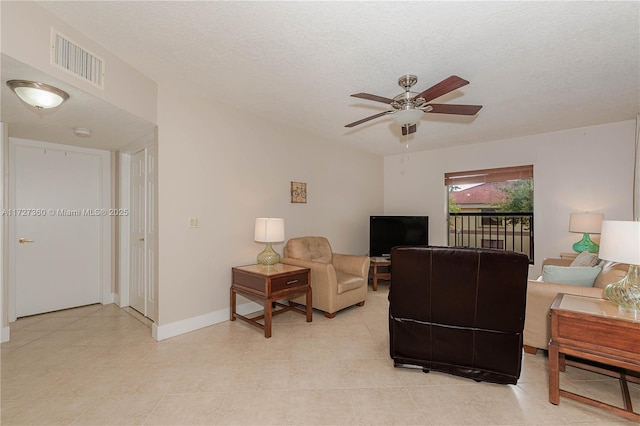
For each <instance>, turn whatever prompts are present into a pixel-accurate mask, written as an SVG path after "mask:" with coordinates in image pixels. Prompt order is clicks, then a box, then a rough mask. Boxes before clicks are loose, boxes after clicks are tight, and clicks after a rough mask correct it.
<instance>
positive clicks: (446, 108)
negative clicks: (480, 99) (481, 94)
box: [425, 104, 482, 115]
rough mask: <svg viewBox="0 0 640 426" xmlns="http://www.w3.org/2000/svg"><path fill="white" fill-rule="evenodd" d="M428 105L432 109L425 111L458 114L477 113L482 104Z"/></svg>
mask: <svg viewBox="0 0 640 426" xmlns="http://www.w3.org/2000/svg"><path fill="white" fill-rule="evenodd" d="M426 106H427V107H431V108H432V109H431V110H429V109H428V108H427V110H426V111H425V112H434V113H436V114H457V115H476V113H477V112H478V111H480V108H482V105H448V104H428V105H426Z"/></svg>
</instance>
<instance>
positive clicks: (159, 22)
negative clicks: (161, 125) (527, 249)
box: [38, 1, 640, 155]
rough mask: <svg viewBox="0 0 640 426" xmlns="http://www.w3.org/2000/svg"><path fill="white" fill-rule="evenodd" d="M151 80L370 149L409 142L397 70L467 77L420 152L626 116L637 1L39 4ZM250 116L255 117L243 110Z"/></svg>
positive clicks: (639, 24)
mask: <svg viewBox="0 0 640 426" xmlns="http://www.w3.org/2000/svg"><path fill="white" fill-rule="evenodd" d="M38 3H39V4H40V5H41V6H42V7H44V8H46V9H48V10H49V11H51V12H52V13H54V14H56V15H58V16H59V17H60V18H62V19H63V20H65V21H66V22H68V23H69V24H70V25H72V26H74V27H75V28H77V29H78V30H80V31H81V32H83V33H85V34H86V35H88V36H89V37H91V38H93V39H94V40H96V41H97V42H98V43H100V44H101V45H103V46H104V47H106V48H107V49H109V50H110V51H112V52H113V53H115V54H116V55H118V56H120V57H121V58H122V59H124V60H125V61H127V62H129V63H130V64H131V65H133V66H134V67H136V68H137V69H139V70H140V71H142V72H143V73H144V74H146V75H148V76H149V77H150V78H152V79H154V80H156V81H157V82H158V83H159V84H177V83H180V84H181V85H182V86H183V87H184V88H186V90H191V91H193V93H194V94H197V95H198V96H203V97H206V98H208V99H211V101H213V102H217V103H220V104H223V105H229V106H232V107H234V108H239V109H242V110H248V111H250V112H251V113H252V114H255V115H260V116H264V117H267V118H269V119H271V120H273V121H275V122H278V123H283V124H286V125H289V126H294V127H298V128H301V129H304V130H305V131H308V132H312V133H315V134H318V135H321V136H323V137H325V138H328V139H331V140H335V141H337V142H339V143H343V144H348V145H351V146H353V147H355V148H357V149H362V150H368V151H370V152H373V153H377V154H384V155H388V154H394V153H400V152H404V151H406V148H405V147H404V142H405V141H406V139H405V137H403V136H401V134H400V131H399V130H400V129H399V128H398V126H397V125H395V123H394V122H393V121H392V120H391V118H390V117H388V116H385V117H382V118H379V119H376V120H372V121H370V122H367V123H366V124H363V125H360V126H357V127H354V128H352V129H347V128H345V127H344V125H345V124H347V123H350V122H352V121H355V120H358V119H360V118H364V117H366V116H369V115H372V114H375V113H378V112H382V111H385V110H386V109H388V108H387V107H386V105H384V104H382V103H376V102H371V101H365V100H359V99H356V98H352V97H350V96H349V95H350V94H353V93H358V92H367V93H373V94H376V95H380V96H384V97H393V96H395V95H397V94H399V93H401V92H402V89H401V88H400V87H399V86H398V85H397V79H398V77H400V76H401V75H403V74H407V73H411V74H415V75H417V76H418V83H417V85H416V86H415V87H414V90H415V91H418V92H419V91H422V90H424V89H426V88H427V87H429V86H431V85H433V84H435V83H437V82H439V81H441V80H442V79H444V78H446V77H448V76H450V75H454V74H455V75H458V76H460V77H462V78H464V79H466V80H469V81H470V84H469V85H467V86H465V87H462V88H461V89H458V90H456V91H454V92H452V93H450V94H448V95H445V96H443V97H441V98H438V99H437V100H436V102H438V103H445V102H446V103H452V104H456V103H458V104H479V105H483V106H484V107H483V109H482V110H480V112H479V114H478V115H477V116H475V117H461V116H449V115H442V114H425V115H424V117H423V119H422V120H421V122H420V124H419V126H418V131H417V133H416V134H414V135H412V137H411V138H410V139H409V148H408V149H409V150H411V151H420V150H428V149H437V148H442V147H448V146H456V145H463V144H469V143H478V142H484V141H490V140H496V139H504V138H509V137H514V136H521V135H527V134H535V133H543V132H550V131H556V130H561V129H567V128H575V127H580V126H587V125H593V124H599V123H605V122H612V121H620V120H629V119H633V118H635V116H636V114H637V113H638V112H639V111H640V105H639V104H640V3H639V2H637V1H630V2H561V1H558V2H515V1H514V2H475V1H474V2H308V1H300V2H203V1H199V2H165V1H162V2H147V1H145V2H142V1H141V2H133V1H127V2H119V1H108V2H94V1H92V2H82V1H70V2H66V1H55V2H38ZM247 121H248V123H249V124H250V123H251V119H250V118H248V120H247Z"/></svg>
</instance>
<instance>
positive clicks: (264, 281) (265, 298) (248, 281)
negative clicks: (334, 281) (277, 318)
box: [230, 263, 313, 338]
mask: <svg viewBox="0 0 640 426" xmlns="http://www.w3.org/2000/svg"><path fill="white" fill-rule="evenodd" d="M231 273H232V284H231V318H230V319H231V321H235V319H236V318H240V319H241V320H243V321H246V322H248V323H249V324H251V325H253V326H255V327H258V328H259V329H261V330H264V337H267V338H269V337H271V319H272V317H273V316H274V315H277V314H281V313H283V312H287V311H293V312H297V313H300V314H302V315H306V316H307V322H311V320H312V315H313V308H312V306H311V301H312V299H311V270H310V269H309V268H301V267H298V266H293V265H285V264H283V263H278V264H276V265H273V266H263V265H248V266H237V267H235V268H231ZM236 293H238V294H241V295H243V296H245V297H247V298H249V299H254V300H255V299H257V300H259V301H261V302H263V304H264V314H262V315H260V316H256V317H253V318H249V317H246V316H244V315H240V314H239V313H237V312H236ZM300 294H306V296H307V299H306V304H307V306H306V307H305V310H304V311H303V310H301V309H298V308H297V307H298V306H300V305H298V304H295V305H291V304H290V305H285V304H282V303H280V302H278V300H281V299H288V298H291V297H293V296H298V295H300ZM274 306H277V307H279V308H280V309H278V310H275V311H274V310H273V307H274ZM259 320H264V324H261V323H260V322H258V321H259Z"/></svg>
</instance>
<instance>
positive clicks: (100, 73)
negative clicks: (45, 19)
mask: <svg viewBox="0 0 640 426" xmlns="http://www.w3.org/2000/svg"><path fill="white" fill-rule="evenodd" d="M51 63H52V64H54V65H57V66H59V67H61V68H63V69H65V70H67V71H69V72H71V73H72V74H74V75H76V76H78V77H80V78H82V79H83V80H85V81H87V82H89V83H91V84H93V85H94V86H97V87H99V88H101V89H103V88H104V61H103V60H102V58H100V57H98V56H96V55H95V54H93V53H92V52H89V51H88V50H86V49H83V48H82V47H80V46H79V45H78V44H77V43H75V42H73V41H71V40H69V39H68V38H67V37H65V36H64V35H62V34H60V33H59V32H57V31H56V30H54V29H52V31H51Z"/></svg>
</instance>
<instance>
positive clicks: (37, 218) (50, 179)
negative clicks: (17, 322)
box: [7, 145, 109, 317]
mask: <svg viewBox="0 0 640 426" xmlns="http://www.w3.org/2000/svg"><path fill="white" fill-rule="evenodd" d="M12 153H13V158H12V165H13V169H12V189H13V194H12V198H11V199H12V203H11V206H10V207H11V209H10V210H8V211H7V213H8V214H9V215H10V223H11V224H12V225H11V226H10V238H11V240H10V244H11V245H12V254H13V256H12V258H13V260H14V261H13V262H12V263H13V266H14V268H13V275H12V279H13V283H14V285H13V288H14V289H15V316H17V317H21V316H26V315H33V314H38V313H42V312H49V311H55V310H59V309H65V308H71V307H76V306H82V305H87V304H91V303H97V302H100V301H101V291H102V278H103V273H102V267H103V244H102V238H103V229H102V219H103V217H104V215H105V213H104V211H101V210H100V209H101V208H102V207H103V194H102V191H103V183H102V179H103V178H105V179H107V178H108V176H103V164H102V159H103V157H101V156H99V155H93V154H90V153H83V152H73V151H66V150H61V149H50V148H42V147H38V146H22V145H12ZM19 241H22V242H19ZM105 267H109V265H105Z"/></svg>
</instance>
